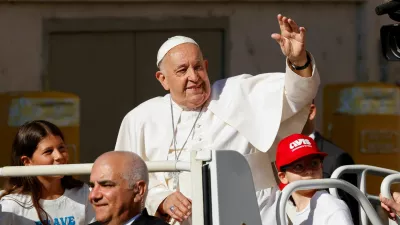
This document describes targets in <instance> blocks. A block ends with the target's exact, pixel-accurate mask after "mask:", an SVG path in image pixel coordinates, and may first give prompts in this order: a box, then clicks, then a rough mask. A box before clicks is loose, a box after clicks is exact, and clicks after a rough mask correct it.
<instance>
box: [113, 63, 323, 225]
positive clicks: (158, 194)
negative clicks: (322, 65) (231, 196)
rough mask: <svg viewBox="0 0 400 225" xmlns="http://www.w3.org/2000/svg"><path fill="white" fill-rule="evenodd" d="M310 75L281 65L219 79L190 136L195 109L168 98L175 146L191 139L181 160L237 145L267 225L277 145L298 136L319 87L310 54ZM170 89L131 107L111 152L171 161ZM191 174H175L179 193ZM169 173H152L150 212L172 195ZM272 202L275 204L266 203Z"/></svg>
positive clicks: (271, 218)
mask: <svg viewBox="0 0 400 225" xmlns="http://www.w3.org/2000/svg"><path fill="white" fill-rule="evenodd" d="M286 64H287V63H286ZM312 66H313V75H312V77H309V78H304V77H300V76H299V75H297V74H296V73H294V72H293V71H292V70H291V69H290V68H289V67H288V65H286V73H265V74H259V75H257V76H252V75H248V74H244V75H239V76H235V77H230V78H227V79H224V80H220V81H217V82H216V83H215V84H214V85H213V86H212V91H211V98H210V100H209V101H208V104H207V105H206V106H205V107H204V108H203V110H202V111H203V113H202V114H201V115H200V117H199V119H198V120H197V122H196V124H195V128H194V129H193V131H192V133H191V135H190V136H189V138H188V134H189V133H190V130H191V129H192V126H193V124H194V123H195V121H196V118H197V116H198V114H199V111H184V110H183V109H182V108H181V107H180V106H178V105H177V104H175V103H173V113H174V120H175V121H174V123H175V128H177V134H176V136H177V137H176V139H177V142H176V148H177V152H178V153H179V152H180V149H181V146H182V145H183V143H184V142H185V141H186V139H187V138H188V141H187V143H186V145H185V147H184V149H183V150H182V153H181V155H180V157H179V160H188V161H189V159H190V158H189V155H190V154H189V151H190V150H197V151H202V150H219V149H223V150H236V151H238V152H240V153H242V154H243V155H244V156H245V157H246V159H247V160H248V162H249V165H250V168H251V170H252V174H253V181H254V185H255V188H256V195H257V199H258V204H259V207H260V214H261V219H262V221H263V224H264V225H267V224H268V225H270V224H276V216H275V210H276V209H275V208H276V197H277V194H278V193H279V192H278V191H277V190H278V189H277V183H276V180H275V177H274V174H273V168H272V167H271V163H272V162H273V161H275V152H276V151H275V145H276V144H277V142H278V141H279V140H280V139H281V138H283V137H286V136H288V135H289V134H293V133H300V132H301V131H302V129H303V126H304V124H305V122H306V120H307V117H308V114H309V107H307V106H309V104H310V103H311V102H312V100H313V99H314V98H315V96H316V93H317V91H318V86H319V84H320V78H319V74H318V71H317V69H316V67H315V63H314V60H313V59H312ZM170 107H171V106H170V96H169V94H168V95H166V96H164V97H156V98H153V99H150V100H148V101H146V102H144V103H142V104H141V105H139V106H137V107H136V108H134V109H133V110H132V111H130V112H129V113H128V114H127V115H126V116H125V118H124V119H123V121H122V124H121V127H120V130H119V134H118V138H117V144H116V147H115V149H116V150H121V151H133V152H135V153H137V154H138V155H140V156H141V157H142V158H143V159H144V160H150V161H159V160H175V152H174V145H173V141H172V140H173V132H172V119H171V118H172V117H171V108H170ZM190 182H191V181H190V176H189V175H188V173H187V172H184V173H181V174H180V179H179V185H180V191H181V192H182V193H183V194H184V195H185V196H187V197H188V198H190V196H191V193H190V191H191V188H190ZM172 184H173V179H171V177H170V176H169V174H168V173H152V174H150V184H149V192H148V196H147V200H146V208H147V209H148V211H149V214H151V215H154V214H155V213H156V211H157V208H158V206H159V204H160V203H161V202H162V201H163V200H164V199H165V198H166V197H167V196H168V195H170V194H171V193H173V188H172V187H173V185H172ZM271 206H272V207H271Z"/></svg>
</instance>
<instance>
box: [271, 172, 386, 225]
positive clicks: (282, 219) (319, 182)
mask: <svg viewBox="0 0 400 225" xmlns="http://www.w3.org/2000/svg"><path fill="white" fill-rule="evenodd" d="M332 187H333V188H340V189H342V190H343V191H345V192H347V193H349V194H350V195H352V196H353V197H354V198H355V199H356V200H357V201H358V202H359V203H360V205H361V207H362V209H363V210H364V211H365V212H366V213H367V215H368V218H369V219H370V221H371V223H372V225H383V223H382V222H381V220H380V219H379V216H378V214H377V212H376V211H375V210H374V208H373V207H372V205H371V203H370V202H369V201H368V199H367V198H366V196H365V195H364V194H363V193H362V192H361V191H360V190H358V189H357V187H355V186H354V185H352V184H350V183H349V182H347V181H343V180H338V179H315V180H300V181H295V182H292V183H290V184H288V185H287V186H286V187H285V188H284V189H283V190H282V193H281V195H280V196H279V200H278V209H277V210H278V213H277V220H278V225H286V203H287V201H288V200H289V197H290V196H291V194H292V193H293V192H294V191H297V190H309V189H326V188H332Z"/></svg>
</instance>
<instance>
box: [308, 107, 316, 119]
mask: <svg viewBox="0 0 400 225" xmlns="http://www.w3.org/2000/svg"><path fill="white" fill-rule="evenodd" d="M316 115H317V107H315V104H314V103H313V104H311V106H310V115H309V116H308V120H314V119H315V116H316Z"/></svg>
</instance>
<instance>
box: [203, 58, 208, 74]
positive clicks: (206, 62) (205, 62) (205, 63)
mask: <svg viewBox="0 0 400 225" xmlns="http://www.w3.org/2000/svg"><path fill="white" fill-rule="evenodd" d="M203 61H204V67H205V68H206V70H207V71H208V60H207V59H205V60H203Z"/></svg>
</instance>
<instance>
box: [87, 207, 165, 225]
mask: <svg viewBox="0 0 400 225" xmlns="http://www.w3.org/2000/svg"><path fill="white" fill-rule="evenodd" d="M89 225H102V224H101V223H100V222H94V223H91V224H89ZM121 225H123V224H121ZM131 225H169V224H168V223H166V222H164V221H163V220H162V219H160V218H158V217H154V216H150V215H149V214H148V213H147V210H146V209H144V210H143V211H142V214H141V215H140V216H139V217H138V218H137V219H136V220H135V221H133V223H131Z"/></svg>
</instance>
